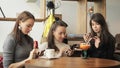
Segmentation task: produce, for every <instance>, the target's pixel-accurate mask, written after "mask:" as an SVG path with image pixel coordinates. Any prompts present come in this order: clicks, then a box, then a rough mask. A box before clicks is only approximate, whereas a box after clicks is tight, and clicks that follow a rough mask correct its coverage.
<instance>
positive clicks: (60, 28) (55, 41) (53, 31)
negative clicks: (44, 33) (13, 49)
mask: <svg viewBox="0 0 120 68" xmlns="http://www.w3.org/2000/svg"><path fill="white" fill-rule="evenodd" d="M66 27H67V24H66V23H65V22H64V21H62V20H60V19H56V21H54V23H53V24H52V26H51V28H50V31H49V34H48V37H47V42H44V43H42V44H41V45H40V47H39V49H40V51H42V50H46V49H55V52H56V56H59V57H60V56H70V55H71V54H72V51H71V49H70V46H69V45H67V44H65V43H63V40H64V38H65V37H66Z"/></svg>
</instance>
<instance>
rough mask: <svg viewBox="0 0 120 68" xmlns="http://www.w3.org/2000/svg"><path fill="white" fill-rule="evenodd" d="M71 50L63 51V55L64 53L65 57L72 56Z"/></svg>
mask: <svg viewBox="0 0 120 68" xmlns="http://www.w3.org/2000/svg"><path fill="white" fill-rule="evenodd" d="M73 52H74V51H73V50H71V49H68V50H67V51H65V53H66V55H67V56H71V55H72V54H73Z"/></svg>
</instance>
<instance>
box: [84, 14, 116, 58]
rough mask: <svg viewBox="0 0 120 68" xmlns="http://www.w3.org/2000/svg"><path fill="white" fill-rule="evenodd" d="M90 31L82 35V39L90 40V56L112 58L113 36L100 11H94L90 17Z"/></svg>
mask: <svg viewBox="0 0 120 68" xmlns="http://www.w3.org/2000/svg"><path fill="white" fill-rule="evenodd" d="M90 28H91V33H89V34H85V35H84V40H85V41H86V42H87V41H88V40H90V39H91V41H90V45H91V47H90V49H89V50H88V55H89V56H90V57H97V58H106V59H113V54H114V49H115V38H114V37H113V36H112V34H111V33H110V32H109V30H108V26H107V23H106V21H105V19H104V17H103V15H102V14H100V13H95V14H93V15H92V17H91V19H90Z"/></svg>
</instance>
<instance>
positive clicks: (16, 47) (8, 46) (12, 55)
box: [3, 34, 33, 68]
mask: <svg viewBox="0 0 120 68" xmlns="http://www.w3.org/2000/svg"><path fill="white" fill-rule="evenodd" d="M26 37H27V38H29V39H30V43H28V40H26ZM21 38H22V41H24V42H22V43H20V44H18V43H17V42H16V40H15V38H14V35H13V34H9V35H8V36H7V38H6V40H5V42H4V45H3V66H4V68H8V66H9V65H10V64H12V63H15V62H20V61H22V60H24V59H26V58H28V56H29V54H30V51H31V50H32V49H33V39H32V38H30V37H29V36H28V35H26V36H25V35H22V37H21Z"/></svg>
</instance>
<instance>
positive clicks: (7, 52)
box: [3, 35, 36, 68]
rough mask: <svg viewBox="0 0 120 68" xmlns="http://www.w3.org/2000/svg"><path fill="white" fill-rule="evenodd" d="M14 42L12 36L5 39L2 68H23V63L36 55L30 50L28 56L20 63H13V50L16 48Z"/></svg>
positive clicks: (34, 51)
mask: <svg viewBox="0 0 120 68" xmlns="http://www.w3.org/2000/svg"><path fill="white" fill-rule="evenodd" d="M16 46H17V45H16V41H15V39H14V38H13V36H11V35H9V36H8V37H7V39H6V40H5V42H4V45H3V67H4V68H20V67H23V66H24V64H25V61H27V60H29V59H31V58H33V54H34V53H36V50H35V49H34V50H32V51H31V53H30V56H29V57H28V58H27V59H25V60H23V61H21V62H17V63H15V61H14V59H15V53H14V52H15V48H16Z"/></svg>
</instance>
